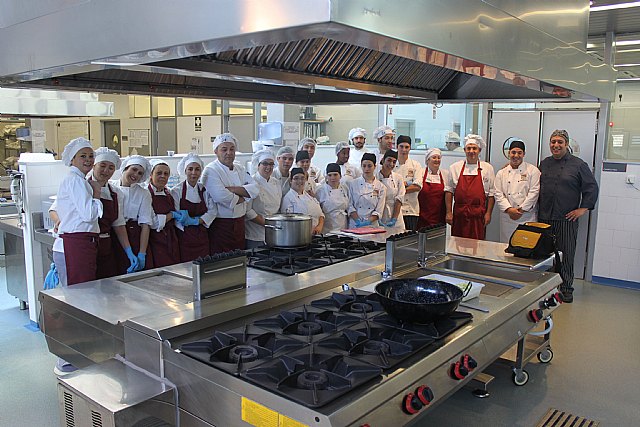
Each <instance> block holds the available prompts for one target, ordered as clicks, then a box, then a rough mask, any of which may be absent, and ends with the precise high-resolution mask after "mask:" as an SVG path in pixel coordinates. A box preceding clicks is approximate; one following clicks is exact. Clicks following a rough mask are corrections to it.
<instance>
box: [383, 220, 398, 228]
mask: <svg viewBox="0 0 640 427" xmlns="http://www.w3.org/2000/svg"><path fill="white" fill-rule="evenodd" d="M396 222H398V219H397V218H391V219H390V220H389V221H387V223H386V224H382V225H384V226H385V227H393V226H395V225H396Z"/></svg>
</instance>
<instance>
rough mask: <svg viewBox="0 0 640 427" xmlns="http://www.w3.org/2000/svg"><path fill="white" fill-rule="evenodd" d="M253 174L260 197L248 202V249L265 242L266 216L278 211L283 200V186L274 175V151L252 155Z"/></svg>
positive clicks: (246, 230)
mask: <svg viewBox="0 0 640 427" xmlns="http://www.w3.org/2000/svg"><path fill="white" fill-rule="evenodd" d="M251 164H252V166H253V170H255V171H256V172H255V173H254V174H253V179H254V180H255V182H256V184H258V187H260V192H259V194H258V197H256V198H255V199H251V200H249V203H247V214H246V216H245V238H246V243H247V249H251V248H256V247H259V246H263V245H264V244H265V237H264V224H265V221H264V219H265V217H267V216H269V215H273V214H275V213H278V211H279V209H280V203H281V202H282V187H281V186H280V181H279V180H278V179H277V178H275V177H274V176H273V170H274V169H275V165H276V159H275V156H274V155H273V152H272V151H271V150H269V149H264V150H260V151H257V152H255V153H253V156H252V157H251Z"/></svg>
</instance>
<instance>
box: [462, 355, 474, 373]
mask: <svg viewBox="0 0 640 427" xmlns="http://www.w3.org/2000/svg"><path fill="white" fill-rule="evenodd" d="M460 363H461V364H462V366H464V367H465V369H466V370H467V371H469V372H471V371H473V370H474V369H475V368H477V367H478V362H476V360H475V359H474V358H473V357H471V356H470V355H468V354H465V355H464V356H462V357H460Z"/></svg>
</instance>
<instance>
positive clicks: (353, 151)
mask: <svg viewBox="0 0 640 427" xmlns="http://www.w3.org/2000/svg"><path fill="white" fill-rule="evenodd" d="M349 148H350V150H349V163H351V164H353V165H356V166H360V163H361V161H362V156H363V155H364V154H365V153H368V152H369V150H367V147H365V146H364V145H363V146H362V148H361V149H360V150H358V149H357V148H356V147H355V146H353V145H352V146H350V147H349Z"/></svg>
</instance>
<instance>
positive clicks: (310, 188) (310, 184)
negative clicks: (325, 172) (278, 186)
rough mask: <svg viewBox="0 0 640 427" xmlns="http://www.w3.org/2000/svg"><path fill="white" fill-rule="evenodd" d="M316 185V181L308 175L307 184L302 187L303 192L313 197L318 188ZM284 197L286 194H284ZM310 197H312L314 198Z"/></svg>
mask: <svg viewBox="0 0 640 427" xmlns="http://www.w3.org/2000/svg"><path fill="white" fill-rule="evenodd" d="M310 171H311V168H309V172H310ZM318 186H319V185H318V184H317V183H316V181H315V180H314V179H313V178H312V177H311V175H309V176H308V177H307V182H306V183H305V185H304V191H305V192H307V193H310V194H313V195H314V196H315V194H316V189H317V188H318ZM285 195H286V194H285ZM314 196H312V197H314Z"/></svg>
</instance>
